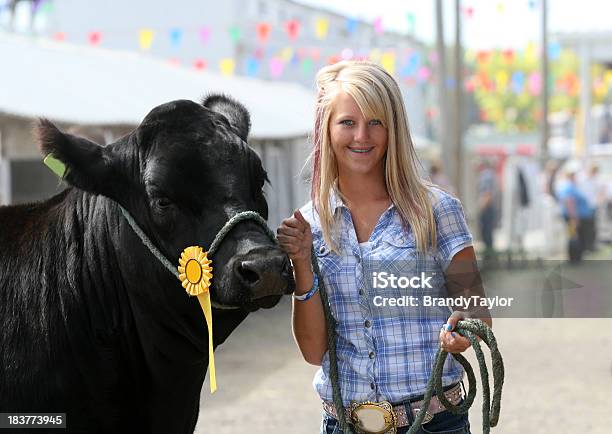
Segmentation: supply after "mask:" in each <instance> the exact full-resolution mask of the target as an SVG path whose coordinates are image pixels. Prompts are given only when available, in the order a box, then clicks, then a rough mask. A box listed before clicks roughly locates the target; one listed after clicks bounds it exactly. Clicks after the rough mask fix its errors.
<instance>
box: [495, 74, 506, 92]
mask: <svg viewBox="0 0 612 434" xmlns="http://www.w3.org/2000/svg"><path fill="white" fill-rule="evenodd" d="M495 81H496V83H497V88H498V89H499V90H501V91H505V90H506V87H507V86H508V73H507V72H506V71H503V70H502V71H497V73H496V74H495Z"/></svg>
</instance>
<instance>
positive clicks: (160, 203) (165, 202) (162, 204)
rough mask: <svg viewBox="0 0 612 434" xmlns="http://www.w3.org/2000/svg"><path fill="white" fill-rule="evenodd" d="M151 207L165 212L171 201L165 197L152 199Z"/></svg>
mask: <svg viewBox="0 0 612 434" xmlns="http://www.w3.org/2000/svg"><path fill="white" fill-rule="evenodd" d="M153 205H154V206H155V207H156V208H157V209H159V210H162V211H163V210H166V209H168V208H170V207H171V206H172V201H170V199H168V198H167V197H157V198H155V199H153Z"/></svg>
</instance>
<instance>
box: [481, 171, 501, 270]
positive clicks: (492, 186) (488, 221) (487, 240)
mask: <svg viewBox="0 0 612 434" xmlns="http://www.w3.org/2000/svg"><path fill="white" fill-rule="evenodd" d="M497 194H498V186H497V175H496V174H495V170H494V169H493V164H492V163H491V162H490V161H489V160H484V162H483V164H482V168H481V170H480V173H479V176H478V223H479V225H480V236H481V238H482V242H483V243H484V245H485V251H484V257H485V258H491V257H492V256H493V255H494V253H495V250H494V247H493V230H494V229H495V224H496V222H497V209H496V203H497Z"/></svg>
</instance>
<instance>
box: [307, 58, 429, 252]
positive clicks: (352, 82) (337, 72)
mask: <svg viewBox="0 0 612 434" xmlns="http://www.w3.org/2000/svg"><path fill="white" fill-rule="evenodd" d="M317 89H318V100H317V106H316V119H315V127H314V131H313V142H314V147H313V151H312V155H311V161H312V162H313V169H312V181H311V182H312V184H311V192H310V194H311V198H312V202H313V204H314V207H315V209H316V210H317V212H318V213H319V218H320V221H321V229H322V233H323V239H324V240H325V242H326V243H327V244H328V245H329V246H330V248H331V249H332V250H334V251H335V252H338V251H339V249H338V246H337V244H336V241H335V237H333V236H332V233H333V231H334V228H335V223H336V222H335V219H334V216H333V214H332V210H331V209H330V203H329V199H330V191H331V189H332V188H334V182H335V180H336V179H337V177H338V166H337V162H336V158H335V156H334V152H333V150H332V147H331V142H330V136H329V121H330V117H331V113H332V103H333V101H334V98H335V97H336V95H338V93H340V92H346V93H347V94H349V95H350V96H351V97H353V99H354V100H355V102H356V103H357V105H358V106H359V109H360V110H361V112H362V113H363V115H364V116H365V117H367V118H376V119H380V120H381V121H382V123H383V125H384V127H385V128H387V135H388V141H387V152H386V155H385V183H386V186H387V191H388V193H389V196H390V198H391V200H392V202H393V203H394V204H395V207H396V209H397V211H398V213H399V215H400V218H401V220H402V223H403V225H404V228H405V229H406V228H407V226H408V225H409V226H410V227H411V228H412V230H413V232H414V235H415V239H416V246H417V250H418V251H420V252H426V251H427V250H428V249H429V248H430V247H431V248H435V246H436V223H435V220H434V215H433V210H432V204H431V200H430V198H429V194H428V191H429V187H430V186H431V184H430V183H429V182H428V181H426V180H424V179H422V178H421V177H420V176H419V174H418V170H417V163H418V158H417V155H416V151H415V150H414V145H413V143H412V139H411V138H410V131H409V128H408V118H407V116H406V109H405V107H404V102H403V99H402V95H401V91H400V89H399V87H398V85H397V83H396V82H395V80H394V79H393V77H391V76H390V75H389V74H388V73H387V72H386V71H385V70H384V69H383V68H382V67H380V66H378V65H376V64H375V63H371V62H367V61H352V60H347V61H342V62H338V63H336V64H333V65H329V66H325V67H323V68H321V70H319V72H318V73H317Z"/></svg>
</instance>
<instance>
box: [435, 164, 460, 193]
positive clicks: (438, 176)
mask: <svg viewBox="0 0 612 434" xmlns="http://www.w3.org/2000/svg"><path fill="white" fill-rule="evenodd" d="M429 179H431V182H432V183H433V184H435V185H437V186H438V187H440V188H441V189H442V190H444V191H446V192H448V193H451V194H455V189H454V188H453V186H452V185H451V183H450V181H449V180H448V177H447V176H446V175H445V174H444V172H443V171H442V165H441V164H440V163H439V162H437V161H434V162H433V163H431V167H430V169H429Z"/></svg>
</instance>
